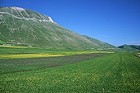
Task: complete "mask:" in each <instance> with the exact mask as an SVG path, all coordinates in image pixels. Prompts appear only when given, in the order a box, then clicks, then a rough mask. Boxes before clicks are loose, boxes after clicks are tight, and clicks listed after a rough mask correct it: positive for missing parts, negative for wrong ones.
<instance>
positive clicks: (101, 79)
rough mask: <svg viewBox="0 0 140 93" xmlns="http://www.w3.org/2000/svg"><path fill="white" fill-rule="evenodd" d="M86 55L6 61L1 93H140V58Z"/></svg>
mask: <svg viewBox="0 0 140 93" xmlns="http://www.w3.org/2000/svg"><path fill="white" fill-rule="evenodd" d="M63 53H64V52H63ZM82 53H83V52H82ZM82 53H81V54H74V55H67V56H60V57H49V58H45V57H42V58H22V59H19V58H18V59H17V58H13V59H3V58H2V59H0V93H140V58H139V57H138V56H136V55H135V54H133V53H109V54H107V53H90V54H85V52H84V54H82ZM86 53H87V52H86Z"/></svg>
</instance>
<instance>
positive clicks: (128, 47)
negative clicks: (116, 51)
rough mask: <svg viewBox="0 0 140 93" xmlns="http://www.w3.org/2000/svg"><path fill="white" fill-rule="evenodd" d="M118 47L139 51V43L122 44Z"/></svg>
mask: <svg viewBox="0 0 140 93" xmlns="http://www.w3.org/2000/svg"><path fill="white" fill-rule="evenodd" d="M118 48H121V49H122V50H124V51H140V45H122V46H119V47H118Z"/></svg>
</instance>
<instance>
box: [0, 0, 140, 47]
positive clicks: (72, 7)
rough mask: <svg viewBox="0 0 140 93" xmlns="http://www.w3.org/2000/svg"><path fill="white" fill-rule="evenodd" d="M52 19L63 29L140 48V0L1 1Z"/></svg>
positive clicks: (116, 43) (1, 4) (3, 4)
mask: <svg viewBox="0 0 140 93" xmlns="http://www.w3.org/2000/svg"><path fill="white" fill-rule="evenodd" d="M0 6H18V7H23V8H26V9H31V10H34V11H37V12H39V13H42V14H45V15H48V16H51V17H52V18H53V20H54V21H56V22H57V23H58V24H60V25H61V26H63V27H65V28H67V29H69V30H72V31H74V32H76V33H79V34H82V35H88V36H90V37H93V38H96V39H99V40H101V41H104V42H108V43H110V44H113V45H116V46H118V45H122V44H140V0H0Z"/></svg>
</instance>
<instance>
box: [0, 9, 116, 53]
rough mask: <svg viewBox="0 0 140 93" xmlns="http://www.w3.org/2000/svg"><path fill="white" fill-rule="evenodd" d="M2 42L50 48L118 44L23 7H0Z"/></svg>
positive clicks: (103, 48) (0, 42)
mask: <svg viewBox="0 0 140 93" xmlns="http://www.w3.org/2000/svg"><path fill="white" fill-rule="evenodd" d="M0 44H1V45H18V46H19V45H21V46H28V47H42V48H48V49H78V50H85V49H96V50H108V49H114V48H116V47H114V46H112V45H110V44H107V43H104V42H102V41H99V40H96V39H93V38H90V37H87V36H82V35H79V34H77V33H74V32H72V31H70V30H67V29H65V28H63V27H61V26H60V25H58V24H57V23H56V22H54V21H53V20H52V18H51V17H49V16H45V15H42V14H40V13H38V12H35V11H32V10H28V9H23V8H20V7H1V8H0Z"/></svg>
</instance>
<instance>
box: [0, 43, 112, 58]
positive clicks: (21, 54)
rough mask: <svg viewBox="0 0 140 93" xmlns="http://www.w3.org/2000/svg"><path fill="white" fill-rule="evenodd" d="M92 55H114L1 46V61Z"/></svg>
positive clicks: (87, 51)
mask: <svg viewBox="0 0 140 93" xmlns="http://www.w3.org/2000/svg"><path fill="white" fill-rule="evenodd" d="M90 53H113V52H109V51H95V50H93V51H89V50H86V51H84V50H59V49H57V50H56V49H43V48H29V47H25V46H3V45H1V46H0V59H15V58H16V59H17V58H42V57H55V56H68V55H76V54H90Z"/></svg>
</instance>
